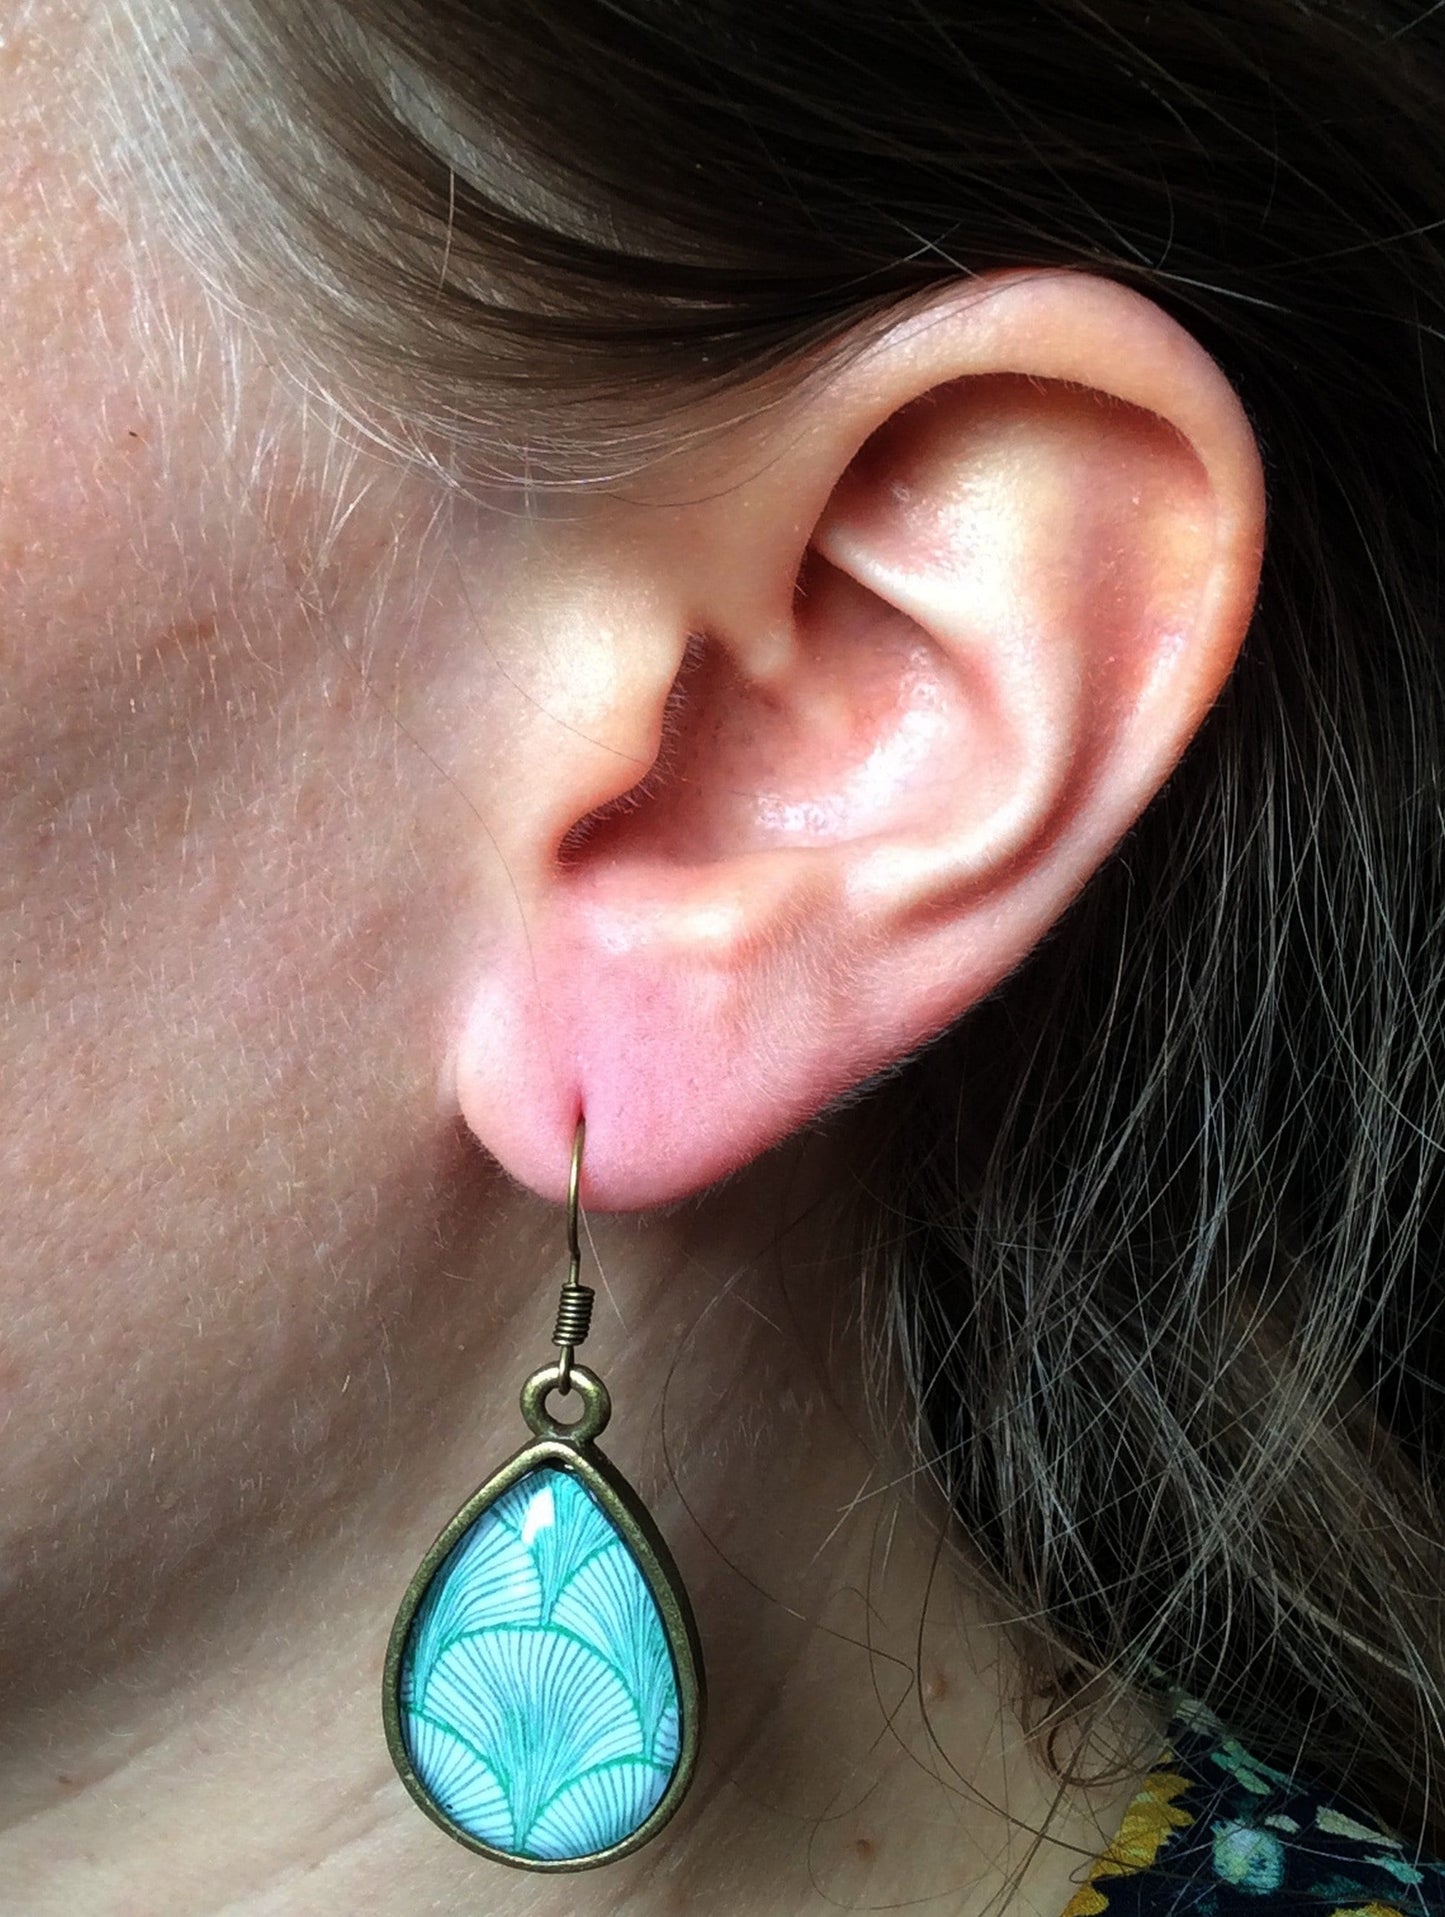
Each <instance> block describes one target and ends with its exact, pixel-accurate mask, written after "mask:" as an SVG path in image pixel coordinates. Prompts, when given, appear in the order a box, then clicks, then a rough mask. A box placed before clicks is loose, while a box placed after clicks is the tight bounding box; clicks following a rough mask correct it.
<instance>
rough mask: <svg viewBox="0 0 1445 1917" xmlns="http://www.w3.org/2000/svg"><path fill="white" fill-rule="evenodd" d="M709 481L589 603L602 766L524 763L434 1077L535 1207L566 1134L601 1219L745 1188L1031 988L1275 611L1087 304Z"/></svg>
mask: <svg viewBox="0 0 1445 1917" xmlns="http://www.w3.org/2000/svg"><path fill="white" fill-rule="evenodd" d="M725 459H726V462H727V466H726V470H725V471H724V472H723V473H722V474H720V475H719V474H717V473H712V474H710V475H709V476H708V478H707V481H706V483H698V484H695V485H694V486H693V488H692V490H691V492H690V493H688V494H687V496H686V497H685V499H684V501H683V503H681V504H677V503H676V495H674V503H673V504H671V505H668V506H660V505H658V504H656V503H653V504H650V505H649V504H643V503H637V502H634V503H633V504H632V505H631V506H628V507H626V508H619V509H618V513H617V516H616V517H615V518H614V519H613V521H612V522H611V530H610V533H609V535H608V537H609V538H610V540H611V542H612V543H611V546H610V549H609V550H610V552H611V555H612V560H611V563H610V564H609V565H608V566H607V567H601V568H599V567H591V568H588V569H586V575H587V584H586V586H585V588H584V591H585V592H586V593H590V594H592V595H593V603H592V604H590V605H583V606H580V607H579V606H576V605H574V606H572V607H571V617H570V624H569V633H571V634H581V635H583V638H582V644H583V645H584V646H585V647H588V648H590V654H589V656H588V657H586V658H581V659H578V658H574V660H573V665H574V668H575V681H576V683H578V684H580V685H582V686H584V687H588V688H591V689H592V699H593V704H592V705H591V706H590V708H588V709H587V710H585V711H577V710H574V711H573V712H572V713H571V715H570V719H571V725H572V727H573V728H576V729H578V730H581V731H582V732H584V733H585V734H586V736H587V738H588V739H589V740H590V741H591V742H592V743H591V744H590V745H588V746H586V747H579V745H578V742H577V738H576V736H575V731H570V732H568V733H567V735H566V741H565V749H563V746H562V741H561V739H560V738H559V747H558V750H556V751H555V752H554V753H549V754H547V755H546V763H542V762H541V757H540V755H537V754H536V749H535V743H534V747H533V752H534V763H533V765H532V767H531V777H532V779H533V781H534V785H535V793H536V798H535V803H534V804H532V805H530V806H529V807H528V808H527V809H526V813H525V820H524V822H523V823H522V824H520V825H518V826H516V827H515V828H514V831H513V836H512V838H511V841H510V843H509V845H508V847H507V853H508V863H509V867H510V869H511V875H512V878H513V880H514V882H515V883H516V885H517V888H518V895H519V897H520V899H521V902H522V913H521V917H520V919H519V921H518V923H517V925H516V928H515V931H514V933H512V934H511V935H508V934H506V933H502V934H499V935H498V936H497V938H496V940H495V942H494V944H492V945H491V946H490V947H489V948H488V951H487V954H486V956H485V958H484V959H482V960H480V961H479V962H478V970H477V975H476V976H475V978H473V979H472V980H471V981H470V982H469V986H468V1001H467V1005H466V1007H465V1010H464V1012H463V1015H462V1019H461V1029H460V1032H459V1034H458V1036H457V1041H456V1045H455V1049H454V1054H453V1064H454V1069H455V1086H456V1097H457V1101H458V1105H459V1108H460V1110H461V1112H462V1113H463V1114H464V1115H465V1118H466V1120H467V1121H468V1123H469V1124H470V1125H471V1127H472V1129H473V1131H474V1132H475V1133H476V1135H477V1137H478V1139H479V1140H480V1141H481V1142H482V1144H483V1145H484V1146H486V1147H487V1148H488V1150H490V1151H491V1152H492V1153H493V1154H495V1156H496V1157H497V1158H498V1159H499V1160H500V1162H501V1163H502V1165H503V1166H504V1167H506V1168H507V1169H508V1170H509V1171H510V1172H512V1173H513V1174H514V1175H515V1176H516V1177H518V1178H519V1179H521V1180H523V1181H524V1182H525V1183H527V1184H528V1185H530V1186H532V1187H533V1188H534V1189H536V1190H538V1191H540V1192H542V1193H544V1194H545V1195H547V1196H550V1197H553V1198H561V1196H562V1195H563V1193H564V1191H565V1184H566V1174H567V1165H568V1160H569V1156H570V1150H571V1139H572V1132H573V1128H574V1125H575V1122H576V1118H577V1115H578V1112H579V1111H584V1112H585V1114H586V1118H587V1148H586V1160H585V1168H584V1186H583V1190H584V1196H585V1198H586V1200H587V1201H588V1202H589V1203H591V1204H592V1205H594V1206H599V1207H602V1208H605V1209H630V1208H634V1207H642V1206H648V1205H655V1204H659V1203H665V1202H667V1201H669V1200H674V1199H677V1198H680V1197H682V1196H685V1195H686V1194H688V1193H690V1192H692V1191H695V1190H697V1189H698V1188H700V1187H702V1186H705V1185H707V1184H708V1183H710V1182H711V1181H713V1180H715V1179H717V1178H718V1177H719V1176H721V1175H724V1174H726V1173H728V1172H731V1171H733V1170H735V1169H737V1168H739V1167H741V1166H742V1165H744V1164H746V1163H747V1162H748V1161H749V1160H750V1159H752V1158H753V1157H754V1156H755V1155H756V1154H758V1153H760V1152H761V1151H763V1150H764V1149H765V1148H767V1147H768V1146H770V1145H772V1144H774V1143H776V1142H777V1141H778V1140H780V1139H781V1138H783V1137H784V1136H785V1135H786V1134H787V1133H788V1132H790V1131H791V1130H793V1129H794V1128H795V1127H797V1126H798V1125H800V1124H802V1123H804V1122H805V1121H806V1120H807V1119H809V1118H810V1117H812V1116H813V1115H815V1114H817V1113H818V1112H819V1111H820V1110H821V1109H823V1108H824V1107H825V1106H826V1105H828V1104H829V1103H830V1102H832V1101H834V1100H835V1099H837V1098H838V1096H839V1095H840V1094H842V1093H843V1092H845V1091H846V1090H847V1089H848V1088H849V1087H850V1086H852V1085H854V1084H856V1083H858V1082H860V1081H861V1080H863V1079H864V1078H866V1077H868V1076H869V1075H871V1074H873V1073H876V1072H877V1071H879V1070H880V1069H881V1068H883V1067H886V1066H887V1065H888V1064H889V1063H890V1062H892V1061H894V1060H896V1059H899V1058H900V1057H902V1056H904V1055H905V1054H907V1053H908V1052H910V1051H912V1050H914V1049H916V1048H917V1047H918V1046H919V1045H920V1044H921V1043H922V1042H923V1041H925V1040H927V1039H928V1038H929V1037H930V1036H932V1035H934V1034H936V1033H937V1032H939V1031H940V1030H941V1029H942V1028H943V1027H944V1026H946V1025H948V1024H949V1023H950V1022H951V1021H953V1020H955V1019H957V1018H958V1017H959V1016H960V1015H961V1014H962V1013H964V1012H966V1011H967V1010H968V1008H969V1007H970V1006H971V1005H973V1004H974V1003H975V1002H976V1001H977V1000H978V999H979V998H981V997H982V996H983V995H984V994H985V993H987V992H988V991H989V990H990V989H991V988H992V987H993V986H994V985H996V984H997V983H998V981H999V980H1000V979H1002V978H1003V977H1004V975H1005V974H1006V973H1008V972H1009V971H1010V970H1011V969H1012V968H1013V967H1014V966H1016V965H1017V964H1018V963H1019V961H1020V960H1021V959H1022V958H1023V957H1024V956H1025V954H1026V953H1027V952H1028V951H1029V949H1030V947H1031V946H1033V945H1034V943H1035V942H1036V941H1037V940H1038V939H1039V938H1040V936H1041V935H1042V934H1043V933H1044V932H1045V931H1046V930H1047V928H1048V927H1049V926H1050V925H1051V924H1052V923H1053V921H1054V920H1055V919H1057V917H1058V916H1059V914H1060V913H1061V912H1062V911H1063V910H1064V908H1065V907H1066V906H1067V905H1068V904H1069V902H1070V901H1071V900H1072V899H1073V898H1074V896H1075V895H1076V894H1077V892H1078V891H1079V889H1080V888H1081V887H1082V886H1083V885H1084V884H1085V883H1086V882H1087V880H1088V878H1089V876H1090V875H1091V873H1093V872H1094V871H1095V870H1096V869H1097V867H1098V866H1099V865H1100V863H1101V862H1102V861H1103V860H1105V859H1106V858H1107V857H1108V856H1109V854H1110V851H1111V850H1112V848H1113V847H1114V846H1115V845H1116V844H1117V843H1118V841H1119V839H1120V837H1121V835H1122V834H1123V833H1124V832H1126V831H1127V829H1128V827H1129V826H1130V824H1131V823H1132V821H1133V820H1134V819H1136V818H1137V816H1138V815H1139V813H1140V811H1141V810H1142V809H1143V808H1144V807H1145V806H1146V805H1147V804H1148V802H1149V800H1150V798H1151V797H1152V796H1153V795H1154V794H1155V793H1156V792H1157V791H1158V789H1159V787H1160V785H1161V784H1162V783H1163V781H1164V780H1165V779H1166V778H1167V777H1168V775H1169V772H1170V769H1171V768H1172V767H1173V765H1174V764H1175V762H1176V761H1177V759H1178V758H1179V755H1180V754H1181V752H1182V751H1183V750H1184V747H1185V746H1186V745H1187V743H1188V742H1189V739H1190V737H1191V735H1192V734H1193V733H1194V731H1195V729H1196V727H1197V726H1198V725H1199V723H1200V720H1201V718H1202V717H1203V715H1204V714H1205V712H1206V711H1207V709H1208V707H1209V705H1210V703H1211V702H1212V701H1213V699H1214V698H1215V696H1216V694H1217V692H1218V690H1219V687H1220V685H1221V683H1222V681H1223V680H1224V678H1225V676H1226V675H1227V673H1228V671H1229V668H1230V666H1231V663H1232V662H1233V660H1234V657H1235V654H1236V652H1237V650H1238V648H1239V645H1240V643H1241V640H1242V639H1243V636H1244V633H1245V630H1246V627H1247V625H1248V622H1249V618H1250V614H1251V610H1252V607H1253V603H1254V597H1255V593H1256V589H1257V583H1258V574H1259V565H1260V555H1261V547H1262V540H1263V521H1264V494H1263V484H1262V478H1261V471H1260V464H1259V459H1258V455H1257V451H1256V447H1255V442H1254V437H1253V434H1252V433H1251V431H1250V428H1249V424H1248V422H1247V420H1246V418H1245V415H1244V412H1243V410H1242V408H1241V406H1240V404H1239V401H1238V399H1237V397H1236V395H1235V393H1234V391H1233V389H1232V388H1231V387H1230V385H1229V383H1228V381H1227V380H1226V379H1225V377H1224V375H1223V374H1222V372H1221V371H1220V369H1219V367H1218V366H1217V365H1216V364H1215V362H1214V361H1213V360H1212V359H1210V358H1209V356H1208V355H1207V354H1206V353H1205V352H1204V351H1203V349H1202V348H1201V347H1200V346H1199V345H1198V344H1197V343H1196V342H1195V341H1194V340H1193V339H1192V338H1191V337H1190V335H1189V334H1187V333H1186V332H1185V331H1184V330H1183V329H1182V328H1181V327H1180V326H1179V325H1178V324H1176V323H1175V322H1174V321H1173V320H1171V319H1170V318H1169V317H1168V316H1167V315H1165V314H1164V313H1163V312H1162V311H1161V310H1160V309H1159V308H1158V307H1156V306H1155V305H1153V304H1152V302H1150V301H1149V300H1147V299H1145V298H1144V297H1143V296H1142V295H1140V294H1137V293H1134V292H1132V291H1130V290H1129V289H1127V288H1125V287H1122V286H1119V285H1116V284H1114V283H1113V282H1111V281H1108V280H1104V279H1096V278H1094V277H1092V276H1091V275H1088V274H1085V273H1081V272H1073V271H1069V270H1058V271H1055V270H1047V271H1039V272H1030V273H1024V272H1010V273H1002V274H998V275H993V276H987V277H984V278H981V279H979V280H976V281H973V282H970V283H968V284H967V285H966V286H964V287H962V288H959V289H954V290H952V291H950V293H949V294H948V295H947V296H945V297H939V298H933V299H930V300H928V301H926V302H924V303H923V304H922V305H920V306H917V307H915V308H913V309H912V310H909V311H907V312H904V313H901V314H899V315H898V316H897V318H896V320H895V322H894V323H893V324H892V325H891V326H889V327H888V328H887V330H885V331H884V332H882V333H881V334H880V335H877V336H875V337H872V338H871V339H870V340H869V341H868V343H866V344H865V345H864V346H863V347H862V348H861V349H860V350H859V351H858V352H857V353H856V354H854V355H853V356H852V357H850V358H847V359H845V360H844V361H843V363H842V365H841V368H840V370H838V371H837V372H836V374H835V375H834V376H833V377H832V378H831V379H830V380H829V381H828V382H826V383H822V382H819V381H817V380H813V381H811V382H810V381H803V382H801V383H800V385H799V387H798V388H797V392H796V395H795V403H794V404H792V405H791V406H789V407H786V408H784V409H782V410H781V411H775V412H773V413H770V414H765V415H763V416H762V418H761V420H760V421H758V422H755V423H754V424H753V426H752V427H751V428H749V429H748V430H747V431H746V432H744V433H741V434H739V435H735V436H734V438H733V439H731V440H730V441H729V442H728V443H727V446H726V449H725ZM553 596H554V598H555V596H556V595H555V594H554V595H553ZM564 597H565V594H564ZM569 643H570V641H569Z"/></svg>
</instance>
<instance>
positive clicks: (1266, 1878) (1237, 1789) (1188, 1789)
mask: <svg viewBox="0 0 1445 1917" xmlns="http://www.w3.org/2000/svg"><path fill="white" fill-rule="evenodd" d="M1261 1904H1268V1905H1269V1906H1270V1907H1271V1909H1272V1910H1273V1911H1274V1912H1278V1911H1280V1910H1281V1909H1283V1908H1285V1907H1289V1908H1293V1909H1298V1910H1299V1911H1301V1912H1306V1911H1307V1912H1310V1913H1318V1917H1445V1861H1442V1860H1440V1859H1436V1858H1430V1857H1426V1856H1421V1855H1420V1854H1419V1853H1418V1851H1416V1850H1414V1849H1412V1848H1411V1847H1410V1846H1408V1845H1407V1844H1406V1843H1405V1842H1404V1841H1403V1839H1401V1838H1400V1837H1399V1836H1398V1835H1397V1834H1396V1833H1394V1832H1392V1831H1388V1830H1385V1829H1382V1828H1381V1826H1380V1825H1379V1824H1378V1823H1377V1822H1376V1821H1375V1819H1373V1818H1372V1817H1370V1816H1368V1815H1367V1814H1366V1813H1364V1812H1362V1811H1358V1810H1356V1809H1354V1808H1352V1807H1351V1806H1350V1805H1348V1804H1347V1803H1345V1802H1344V1800H1343V1799H1341V1798H1339V1797H1336V1796H1334V1795H1332V1794H1331V1793H1330V1792H1329V1791H1326V1790H1322V1789H1320V1788H1319V1787H1318V1786H1314V1785H1311V1784H1310V1783H1309V1782H1308V1780H1306V1779H1303V1778H1296V1777H1291V1776H1289V1775H1288V1774H1287V1773H1286V1772H1284V1771H1278V1770H1275V1769H1274V1768H1273V1767H1272V1766H1271V1765H1269V1764H1265V1763H1262V1762H1261V1761H1260V1760H1259V1759H1258V1758H1255V1757H1252V1756H1251V1755H1250V1753H1249V1752H1248V1751H1247V1750H1245V1749H1244V1747H1243V1746H1242V1745H1241V1744H1240V1743H1239V1741H1238V1740H1237V1739H1236V1738H1234V1737H1231V1736H1230V1735H1229V1734H1228V1732H1227V1731H1226V1730H1225V1729H1224V1727H1223V1726H1222V1725H1221V1724H1220V1723H1219V1721H1218V1719H1217V1718H1215V1717H1214V1716H1213V1715H1212V1713H1210V1712H1209V1711H1208V1710H1206V1709H1204V1707H1203V1706H1201V1705H1198V1704H1188V1705H1186V1706H1184V1707H1183V1708H1182V1709H1181V1710H1180V1711H1179V1712H1178V1713H1177V1714H1176V1715H1175V1717H1174V1718H1173V1719H1172V1721H1171V1723H1170V1726H1169V1742H1168V1745H1167V1747H1166V1749H1165V1751H1164V1753H1163V1755H1162V1757H1161V1759H1160V1762H1159V1764H1158V1766H1157V1767H1156V1769H1155V1770H1154V1771H1153V1772H1152V1773H1151V1774H1150V1776H1149V1777H1147V1778H1146V1779H1145V1780H1144V1783H1143V1785H1142V1786H1141V1788H1140V1790H1139V1792H1138V1794H1137V1796H1136V1797H1135V1799H1134V1801H1133V1803H1132V1804H1131V1805H1130V1806H1129V1809H1128V1811H1127V1812H1126V1813H1125V1815H1124V1820H1123V1823H1122V1824H1121V1825H1120V1827H1119V1830H1118V1832H1117V1834H1116V1835H1115V1838H1114V1841H1113V1842H1112V1843H1111V1844H1110V1846H1109V1848H1108V1849H1107V1850H1106V1851H1105V1852H1104V1853H1103V1855H1102V1856H1101V1857H1099V1858H1097V1859H1096V1860H1095V1862H1094V1863H1093V1864H1092V1865H1091V1866H1090V1868H1089V1871H1088V1874H1087V1876H1086V1878H1085V1880H1084V1882H1083V1883H1082V1884H1081V1886H1080V1887H1079V1889H1078V1890H1077V1891H1076V1892H1075V1893H1074V1895H1073V1896H1072V1897H1071V1898H1070V1899H1069V1902H1068V1904H1067V1906H1066V1907H1065V1909H1064V1911H1063V1913H1062V1917H1106V1914H1107V1917H1162V1913H1165V1912H1168V1913H1170V1914H1171V1917H1174V1914H1175V1913H1177V1917H1266V1913H1264V1912H1262V1911H1261V1910H1260V1906H1261Z"/></svg>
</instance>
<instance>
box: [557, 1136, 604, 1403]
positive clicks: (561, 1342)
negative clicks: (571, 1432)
mask: <svg viewBox="0 0 1445 1917" xmlns="http://www.w3.org/2000/svg"><path fill="white" fill-rule="evenodd" d="M586 1140H587V1120H586V1118H585V1117H584V1116H579V1117H578V1120H577V1130H576V1131H575V1132H574V1133H573V1135H572V1171H571V1176H570V1177H569V1178H568V1181H567V1255H568V1258H569V1260H570V1269H569V1270H568V1273H567V1278H566V1282H565V1283H564V1284H563V1286H562V1293H561V1296H560V1297H559V1298H558V1300H557V1325H556V1329H555V1330H554V1331H553V1333H552V1342H553V1344H554V1345H556V1346H557V1347H558V1348H559V1350H560V1351H561V1354H562V1355H561V1357H560V1358H559V1360H558V1363H557V1385H556V1389H557V1390H558V1391H570V1390H571V1389H572V1359H573V1354H574V1353H575V1352H576V1349H577V1347H578V1345H580V1344H581V1343H582V1342H583V1340H584V1339H585V1338H586V1336H587V1333H588V1330H589V1328H590V1327H591V1324H592V1301H593V1299H594V1298H595V1297H596V1295H597V1294H596V1293H595V1292H594V1291H593V1289H592V1287H591V1286H590V1285H584V1284H582V1283H581V1281H580V1276H579V1274H580V1273H581V1270H582V1242H581V1238H580V1236H579V1233H578V1213H579V1211H580V1209H581V1207H580V1203H579V1197H580V1193H581V1189H582V1148H583V1146H584V1144H585V1143H586Z"/></svg>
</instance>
